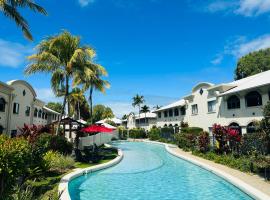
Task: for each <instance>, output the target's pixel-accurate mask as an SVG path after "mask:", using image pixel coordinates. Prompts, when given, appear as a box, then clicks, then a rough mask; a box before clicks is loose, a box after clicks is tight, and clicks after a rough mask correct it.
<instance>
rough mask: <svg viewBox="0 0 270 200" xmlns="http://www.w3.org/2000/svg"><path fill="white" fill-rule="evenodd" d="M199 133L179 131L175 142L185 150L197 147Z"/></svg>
mask: <svg viewBox="0 0 270 200" xmlns="http://www.w3.org/2000/svg"><path fill="white" fill-rule="evenodd" d="M196 141H197V134H192V133H177V134H175V142H176V144H177V145H178V147H179V148H182V149H183V150H185V151H189V150H193V149H195V148H196Z"/></svg>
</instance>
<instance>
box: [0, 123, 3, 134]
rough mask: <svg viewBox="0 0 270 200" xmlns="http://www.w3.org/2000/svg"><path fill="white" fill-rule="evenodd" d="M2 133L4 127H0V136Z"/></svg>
mask: <svg viewBox="0 0 270 200" xmlns="http://www.w3.org/2000/svg"><path fill="white" fill-rule="evenodd" d="M3 131H4V127H3V126H1V125H0V135H2V134H3Z"/></svg>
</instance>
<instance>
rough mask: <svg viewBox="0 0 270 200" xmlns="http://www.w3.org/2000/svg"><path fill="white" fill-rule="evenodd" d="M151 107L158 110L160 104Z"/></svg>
mask: <svg viewBox="0 0 270 200" xmlns="http://www.w3.org/2000/svg"><path fill="white" fill-rule="evenodd" d="M153 108H154V109H155V110H158V109H160V108H161V106H160V105H156V106H154V107H153Z"/></svg>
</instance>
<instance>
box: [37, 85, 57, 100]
mask: <svg viewBox="0 0 270 200" xmlns="http://www.w3.org/2000/svg"><path fill="white" fill-rule="evenodd" d="M35 91H36V93H37V98H38V99H40V100H42V101H44V102H46V103H48V102H51V101H52V102H62V98H59V97H56V96H55V95H54V93H53V91H52V90H51V88H35Z"/></svg>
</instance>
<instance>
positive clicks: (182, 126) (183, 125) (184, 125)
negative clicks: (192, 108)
mask: <svg viewBox="0 0 270 200" xmlns="http://www.w3.org/2000/svg"><path fill="white" fill-rule="evenodd" d="M180 127H181V128H187V127H188V123H187V122H184V121H181V124H180Z"/></svg>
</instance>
